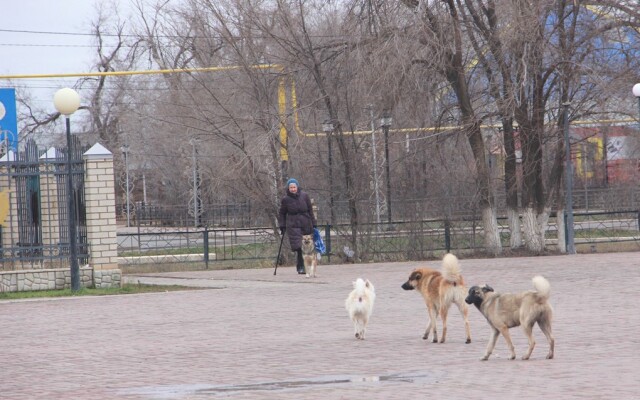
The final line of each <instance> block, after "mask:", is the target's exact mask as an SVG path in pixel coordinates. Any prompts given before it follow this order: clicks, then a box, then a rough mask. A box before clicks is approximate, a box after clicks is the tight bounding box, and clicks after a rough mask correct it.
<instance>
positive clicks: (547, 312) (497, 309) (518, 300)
mask: <svg viewBox="0 0 640 400" xmlns="http://www.w3.org/2000/svg"><path fill="white" fill-rule="evenodd" d="M532 281H533V287H534V289H535V290H528V291H526V292H522V293H517V294H511V293H504V294H500V293H496V292H494V290H493V288H492V287H491V286H488V285H484V286H473V287H472V288H470V289H469V295H468V296H467V298H466V299H465V301H466V302H467V304H473V305H475V306H476V308H477V309H478V310H479V311H480V312H481V313H482V315H484V317H485V318H486V319H487V322H489V326H491V329H492V333H491V338H490V339H489V344H488V345H487V351H486V352H485V354H484V357H482V360H488V359H489V356H490V355H491V353H492V352H493V349H494V348H495V346H496V341H497V340H498V335H499V334H502V336H504V339H505V340H506V341H507V346H509V351H510V352H511V357H510V359H511V360H513V359H515V358H516V352H515V350H514V348H513V343H512V342H511V336H510V335H509V328H513V327H514V326H518V325H522V329H524V333H525V334H526V335H527V338H528V339H529V349H528V350H527V353H526V354H525V355H523V356H522V359H523V360H528V359H529V357H530V356H531V352H532V351H533V348H534V346H535V344H536V342H535V340H534V339H533V332H532V330H533V325H534V324H535V323H536V322H537V323H538V326H539V327H540V329H541V330H542V333H544V335H545V336H546V337H547V341H548V342H549V353H548V354H547V358H548V359H551V358H553V350H554V344H555V341H554V339H553V335H552V334H551V318H552V314H553V309H552V308H551V305H550V304H549V303H548V299H549V293H550V290H551V286H550V285H549V281H547V280H546V279H545V278H543V277H542V276H536V277H534V278H533V280H532Z"/></svg>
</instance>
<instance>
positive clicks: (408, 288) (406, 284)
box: [401, 282, 415, 290]
mask: <svg viewBox="0 0 640 400" xmlns="http://www.w3.org/2000/svg"><path fill="white" fill-rule="evenodd" d="M401 287H402V288H403V289H404V290H413V289H415V288H414V287H413V286H412V285H411V284H410V283H409V282H405V283H403V284H402V286H401Z"/></svg>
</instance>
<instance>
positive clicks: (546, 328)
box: [538, 318, 556, 360]
mask: <svg viewBox="0 0 640 400" xmlns="http://www.w3.org/2000/svg"><path fill="white" fill-rule="evenodd" d="M538 326H539V327H540V330H541V331H542V333H544V336H545V337H546V338H547V342H549V353H547V359H548V360H551V359H552V358H553V352H554V348H555V342H556V341H555V339H554V338H553V334H552V333H551V321H549V320H548V319H546V318H543V319H541V320H540V321H538Z"/></svg>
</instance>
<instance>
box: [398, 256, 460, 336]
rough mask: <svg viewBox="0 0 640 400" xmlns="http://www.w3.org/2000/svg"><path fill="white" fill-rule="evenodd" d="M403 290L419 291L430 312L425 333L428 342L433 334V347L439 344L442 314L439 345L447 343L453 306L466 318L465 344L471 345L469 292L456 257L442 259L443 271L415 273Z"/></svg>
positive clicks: (411, 275) (427, 270)
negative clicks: (439, 333) (440, 320)
mask: <svg viewBox="0 0 640 400" xmlns="http://www.w3.org/2000/svg"><path fill="white" fill-rule="evenodd" d="M402 288H403V289H404V290H417V291H419V292H420V294H421V295H422V297H423V298H424V302H425V304H426V305H427V311H428V312H429V325H427V330H426V331H425V332H424V336H422V338H423V339H425V340H427V339H428V338H429V334H430V333H431V332H433V343H437V342H438V330H437V328H436V318H437V317H438V314H440V318H441V319H442V337H441V338H440V343H444V341H445V339H446V336H447V314H448V312H449V308H450V307H451V305H452V304H455V305H456V306H458V310H460V313H461V314H462V317H463V318H464V327H465V330H466V333H467V341H466V343H471V330H470V329H469V318H468V317H469V308H468V307H467V305H466V304H465V302H464V296H465V295H466V294H467V289H466V288H465V286H464V280H463V279H462V275H461V274H460V266H459V264H458V258H457V257H456V256H454V255H453V254H446V255H445V256H444V258H443V259H442V271H441V272H439V271H436V270H433V269H429V268H418V269H415V270H413V272H411V274H410V275H409V279H408V280H407V281H406V282H405V283H404V284H402Z"/></svg>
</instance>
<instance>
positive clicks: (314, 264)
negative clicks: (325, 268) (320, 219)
mask: <svg viewBox="0 0 640 400" xmlns="http://www.w3.org/2000/svg"><path fill="white" fill-rule="evenodd" d="M302 257H303V258H304V269H305V271H307V278H309V277H313V278H315V277H316V269H317V268H318V252H317V251H316V244H315V243H314V241H313V235H302Z"/></svg>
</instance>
